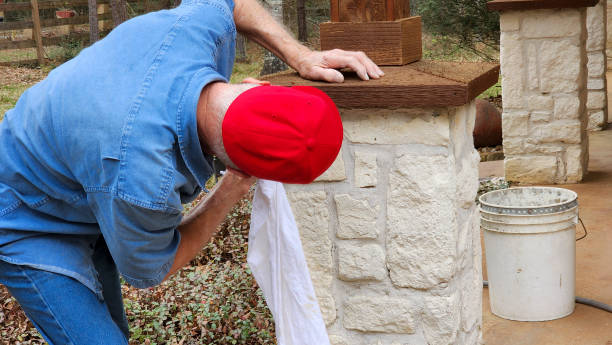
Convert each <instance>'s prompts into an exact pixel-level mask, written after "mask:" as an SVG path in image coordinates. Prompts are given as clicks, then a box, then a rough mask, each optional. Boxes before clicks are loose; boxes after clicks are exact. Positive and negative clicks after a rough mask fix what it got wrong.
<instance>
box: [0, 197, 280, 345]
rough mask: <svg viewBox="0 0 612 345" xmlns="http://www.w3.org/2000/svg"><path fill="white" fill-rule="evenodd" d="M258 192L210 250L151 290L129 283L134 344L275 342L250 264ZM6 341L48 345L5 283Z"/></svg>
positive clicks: (2, 338)
mask: <svg viewBox="0 0 612 345" xmlns="http://www.w3.org/2000/svg"><path fill="white" fill-rule="evenodd" d="M251 200H252V193H250V194H249V195H248V196H247V197H246V198H244V199H243V200H241V201H240V203H239V204H238V205H237V206H236V207H235V208H234V209H233V210H232V212H230V214H229V215H228V216H227V217H226V219H225V221H224V223H223V224H222V225H221V226H220V230H219V232H218V233H217V235H216V236H215V238H214V240H213V241H211V242H210V243H209V244H208V245H207V246H206V247H205V248H204V250H203V251H202V252H201V253H200V255H198V257H197V258H196V259H195V260H193V261H192V262H191V263H190V265H189V266H187V267H185V268H184V269H183V270H181V271H180V272H179V273H177V274H175V275H174V276H173V277H172V278H171V279H169V280H168V281H166V282H164V283H162V284H161V285H159V286H157V287H155V288H150V289H136V288H133V287H130V286H128V285H126V284H123V287H122V290H123V301H124V303H125V308H126V314H127V317H128V321H129V324H130V338H131V339H130V344H133V345H136V344H151V345H152V344H177V345H178V344H181V345H189V344H219V345H221V344H223V345H225V344H275V343H276V341H275V334H274V321H273V320H272V315H271V313H270V311H269V309H268V308H267V306H266V303H265V300H264V298H263V295H262V293H261V290H260V289H259V288H258V286H257V283H256V282H255V279H254V278H253V276H252V275H251V271H250V270H249V268H248V266H247V264H246V254H247V248H248V246H247V240H248V233H249V226H250V215H251V205H252V204H251ZM0 301H2V302H1V304H0V344H3V345H4V344H6V345H8V344H11V345H14V344H44V343H45V342H44V341H43V340H42V339H41V337H40V335H39V334H38V332H37V331H36V329H35V328H34V327H33V325H32V324H31V323H30V322H29V321H28V320H27V318H26V317H25V314H24V313H23V311H22V310H21V308H20V307H19V305H18V303H17V302H16V301H15V299H13V298H12V297H11V296H10V295H9V294H8V291H7V290H6V288H4V287H3V286H0Z"/></svg>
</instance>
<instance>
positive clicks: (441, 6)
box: [413, 0, 499, 59]
mask: <svg viewBox="0 0 612 345" xmlns="http://www.w3.org/2000/svg"><path fill="white" fill-rule="evenodd" d="M487 1H488V0H415V1H413V6H414V10H415V11H416V13H417V14H418V15H420V16H421V17H422V19H423V26H424V29H425V31H426V32H428V33H430V34H433V35H437V36H441V37H443V38H447V39H449V38H450V39H452V40H453V41H454V43H456V44H458V45H459V46H461V47H462V48H463V49H468V50H471V51H473V52H475V53H477V54H479V55H480V56H481V57H483V58H487V59H492V57H491V56H488V55H487V54H486V53H484V52H483V49H480V48H479V46H482V45H484V46H488V47H493V48H495V49H496V50H497V48H498V46H499V14H498V13H497V12H492V11H489V10H488V9H487V6H486V4H487Z"/></svg>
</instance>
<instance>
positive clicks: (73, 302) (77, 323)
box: [0, 238, 129, 345]
mask: <svg viewBox="0 0 612 345" xmlns="http://www.w3.org/2000/svg"><path fill="white" fill-rule="evenodd" d="M94 263H95V266H96V270H97V271H98V274H99V279H100V283H101V284H102V289H103V290H102V291H103V296H104V300H100V299H99V298H98V297H97V296H96V294H95V293H93V292H92V291H91V290H90V289H88V288H87V287H85V285H83V284H81V283H80V282H78V281H77V280H75V279H73V278H70V277H68V276H64V275H61V274H57V273H52V272H47V271H42V270H39V269H34V268H30V267H28V266H21V265H13V264H9V263H7V262H5V261H2V260H0V283H2V284H4V285H5V286H6V287H7V288H8V290H9V292H10V293H11V294H12V295H13V297H15V299H17V301H18V302H19V304H20V305H21V307H22V308H23V310H24V311H25V313H26V315H27V316H28V318H29V319H30V320H31V321H32V323H33V324H34V326H36V328H37V329H38V331H39V332H40V334H41V335H42V336H43V338H45V340H46V341H47V342H48V343H49V344H50V345H68V344H70V345H81V344H88V345H95V344H100V345H102V344H104V345H107V344H108V345H115V344H127V343H128V341H127V339H128V337H129V331H128V324H127V319H126V317H125V311H124V309H123V300H122V297H121V285H120V282H119V274H118V272H117V269H116V267H115V263H114V262H113V260H112V258H111V257H110V254H108V249H107V248H106V244H105V243H104V240H102V239H101V238H100V240H98V242H97V244H96V249H95V251H94Z"/></svg>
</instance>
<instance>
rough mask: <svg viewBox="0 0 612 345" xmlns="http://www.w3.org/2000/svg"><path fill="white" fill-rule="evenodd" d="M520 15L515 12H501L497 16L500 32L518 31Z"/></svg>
mask: <svg viewBox="0 0 612 345" xmlns="http://www.w3.org/2000/svg"><path fill="white" fill-rule="evenodd" d="M520 24H521V13H520V12H517V11H506V12H502V13H501V14H500V16H499V26H500V29H501V31H502V32H506V31H516V30H518V29H520Z"/></svg>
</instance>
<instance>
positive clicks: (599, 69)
mask: <svg viewBox="0 0 612 345" xmlns="http://www.w3.org/2000/svg"><path fill="white" fill-rule="evenodd" d="M587 69H588V71H589V77H591V78H597V77H603V75H604V73H605V71H606V57H605V55H604V53H603V51H597V52H590V53H588V54H587Z"/></svg>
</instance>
